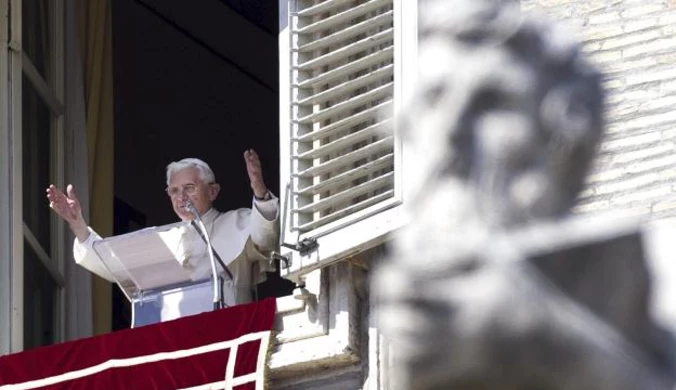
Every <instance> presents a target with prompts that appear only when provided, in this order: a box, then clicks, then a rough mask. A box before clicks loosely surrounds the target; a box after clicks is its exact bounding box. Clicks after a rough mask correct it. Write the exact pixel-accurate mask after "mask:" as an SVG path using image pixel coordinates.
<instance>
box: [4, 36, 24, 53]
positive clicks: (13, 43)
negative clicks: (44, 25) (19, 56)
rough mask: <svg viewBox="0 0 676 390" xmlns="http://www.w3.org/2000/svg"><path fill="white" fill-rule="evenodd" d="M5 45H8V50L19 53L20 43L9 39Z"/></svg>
mask: <svg viewBox="0 0 676 390" xmlns="http://www.w3.org/2000/svg"><path fill="white" fill-rule="evenodd" d="M7 46H9V50H12V51H15V52H17V53H21V45H20V44H19V42H17V41H16V40H15V39H10V40H9V43H7Z"/></svg>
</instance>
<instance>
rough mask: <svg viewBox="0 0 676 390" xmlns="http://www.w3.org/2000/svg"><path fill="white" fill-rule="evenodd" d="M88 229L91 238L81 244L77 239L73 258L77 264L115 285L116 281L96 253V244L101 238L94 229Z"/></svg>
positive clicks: (74, 244)
mask: <svg viewBox="0 0 676 390" xmlns="http://www.w3.org/2000/svg"><path fill="white" fill-rule="evenodd" d="M88 229H89V237H87V239H86V240H85V241H84V242H80V240H78V239H77V238H75V242H74V243H73V258H74V259H75V263H76V264H78V265H80V266H82V267H84V268H85V269H87V270H88V271H90V272H92V273H94V274H96V275H98V276H100V277H102V278H103V279H106V280H107V281H109V282H112V283H114V282H115V279H114V278H113V277H112V276H111V275H110V273H109V272H108V270H107V269H106V267H105V266H104V265H103V263H102V262H101V259H99V257H98V255H97V254H96V252H94V243H95V242H96V241H99V240H101V236H99V235H98V233H96V232H95V231H94V230H93V229H92V228H90V227H88Z"/></svg>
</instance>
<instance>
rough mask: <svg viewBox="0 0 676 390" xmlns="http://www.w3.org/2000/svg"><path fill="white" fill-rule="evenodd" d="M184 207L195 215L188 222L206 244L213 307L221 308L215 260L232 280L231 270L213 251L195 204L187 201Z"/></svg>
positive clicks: (221, 287)
mask: <svg viewBox="0 0 676 390" xmlns="http://www.w3.org/2000/svg"><path fill="white" fill-rule="evenodd" d="M185 208H186V209H188V211H190V212H191V213H193V214H194V215H195V219H193V220H192V221H191V222H190V224H191V225H192V226H193V227H195V230H197V233H198V234H199V236H200V237H201V238H202V240H203V241H204V242H205V243H206V244H207V250H208V251H209V261H210V263H211V276H212V281H213V286H214V293H213V309H214V310H217V309H220V308H222V307H223V306H224V305H225V302H223V291H222V289H223V286H222V284H221V283H219V282H218V271H217V270H216V261H218V263H219V265H220V266H221V267H222V268H223V270H224V271H225V273H226V274H227V275H228V277H229V278H230V280H231V281H234V278H233V276H232V272H230V269H229V268H228V267H227V266H226V265H225V263H224V262H223V260H222V259H221V258H220V256H218V254H217V253H215V251H214V249H213V247H212V246H211V239H210V238H209V234H208V233H207V228H206V226H205V225H204V222H202V218H200V215H199V213H198V212H197V209H196V208H195V205H193V204H192V202H190V201H188V202H187V203H186V204H185ZM195 221H197V222H195ZM214 255H215V256H214ZM219 286H220V289H219Z"/></svg>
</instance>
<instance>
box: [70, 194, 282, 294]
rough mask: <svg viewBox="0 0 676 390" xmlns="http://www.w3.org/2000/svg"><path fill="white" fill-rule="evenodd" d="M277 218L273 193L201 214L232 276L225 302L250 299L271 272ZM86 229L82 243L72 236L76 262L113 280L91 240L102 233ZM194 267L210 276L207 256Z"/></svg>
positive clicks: (96, 238) (275, 243) (275, 242)
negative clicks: (232, 207) (250, 203)
mask: <svg viewBox="0 0 676 390" xmlns="http://www.w3.org/2000/svg"><path fill="white" fill-rule="evenodd" d="M278 218H279V200H278V199H277V198H276V197H274V196H273V197H272V199H270V200H267V201H259V200H256V199H254V202H253V206H252V208H251V209H247V208H241V209H237V210H231V211H227V212H224V213H222V212H219V211H217V210H216V209H213V208H212V209H210V210H209V211H207V212H206V213H204V215H202V216H201V219H202V221H203V222H204V225H205V227H206V229H207V232H208V234H209V237H210V238H211V244H212V246H213V248H214V250H215V251H216V253H217V254H218V255H219V256H220V258H221V259H222V260H223V262H224V263H225V264H226V265H228V268H229V269H230V271H231V272H232V275H233V278H234V281H233V282H232V283H226V284H225V288H226V289H230V290H231V291H224V297H225V298H226V302H225V303H226V304H228V305H232V304H241V303H248V302H251V301H252V289H253V288H254V287H255V285H256V284H257V283H260V282H262V281H264V280H265V271H273V269H272V267H271V266H270V263H269V259H268V257H267V256H265V255H264V253H267V252H269V251H271V250H273V249H274V248H275V247H276V245H277V239H278V232H279V226H278ZM89 231H90V234H89V237H87V239H86V240H85V241H84V242H80V241H79V240H78V239H77V238H76V239H75V243H74V244H73V257H74V258H75V262H76V263H77V264H79V265H81V266H83V267H84V268H86V269H87V270H89V271H91V272H93V273H95V274H96V275H98V276H100V277H102V278H104V279H106V280H108V281H110V282H113V283H114V282H115V279H114V278H113V277H112V276H111V275H110V273H109V272H108V270H107V269H106V268H105V266H104V265H103V263H102V262H101V260H100V259H99V258H98V256H97V255H96V253H95V251H94V249H93V245H94V242H96V241H97V240H101V236H99V235H98V234H97V233H96V232H95V231H94V230H93V229H91V228H89ZM196 266H197V269H196V270H195V271H194V272H193V273H196V274H203V275H204V276H207V277H208V276H209V275H210V273H211V265H210V263H209V261H208V259H205V260H204V261H203V263H202V264H197V265H196ZM219 268H220V267H219ZM226 279H227V276H226ZM233 284H234V288H233ZM227 297H232V298H231V299H227ZM233 300H234V302H233Z"/></svg>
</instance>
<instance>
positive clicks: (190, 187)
mask: <svg viewBox="0 0 676 390" xmlns="http://www.w3.org/2000/svg"><path fill="white" fill-rule="evenodd" d="M197 190H199V187H198V186H196V185H194V184H186V185H184V186H183V187H167V189H166V191H167V195H169V197H171V198H178V197H180V196H183V194H186V195H188V196H192V195H195V194H196V193H197Z"/></svg>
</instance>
